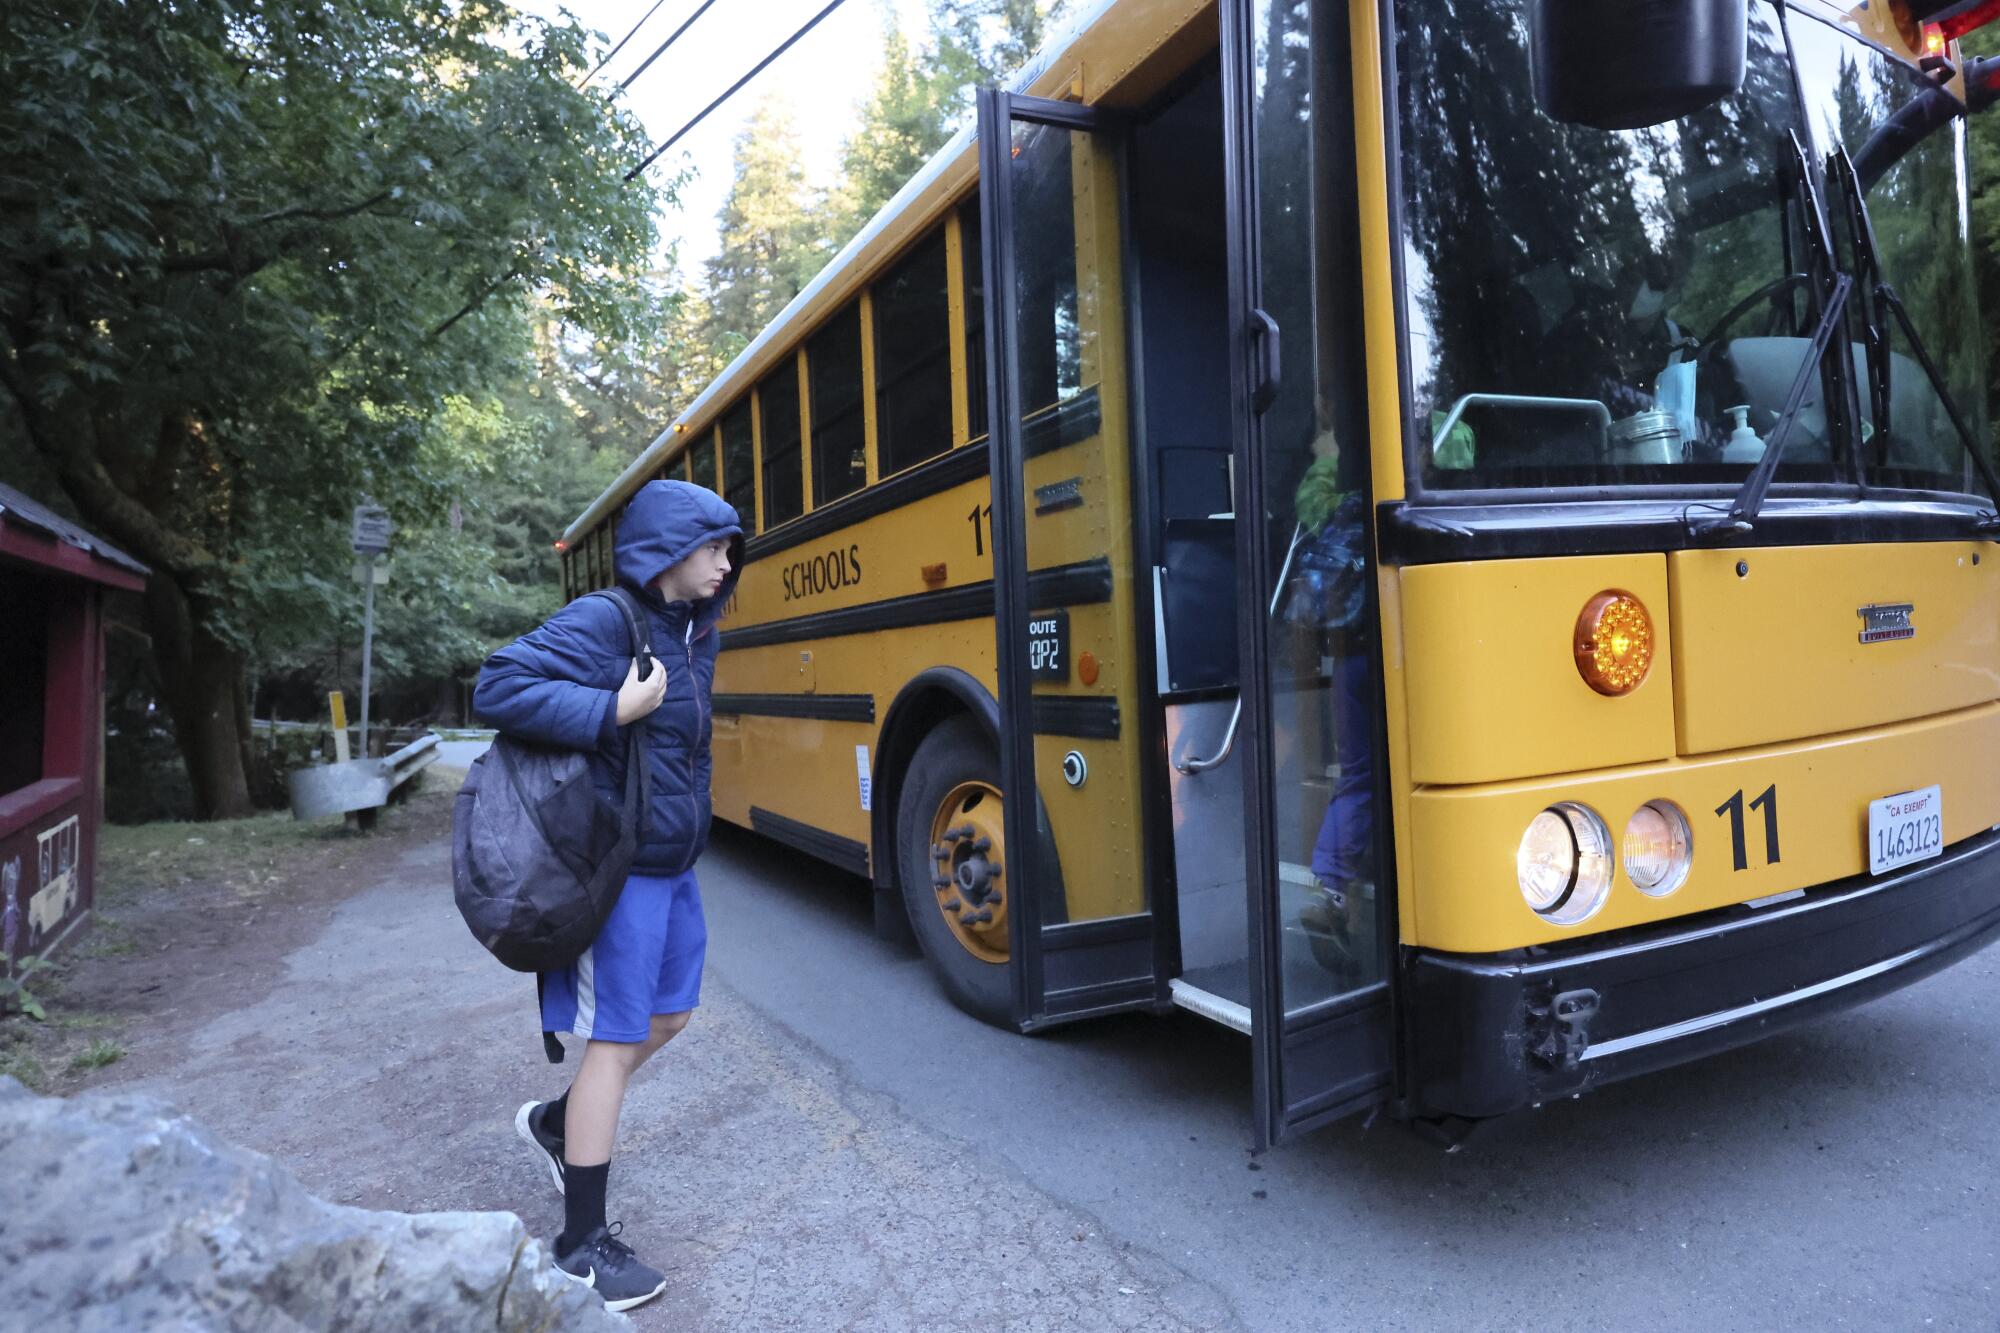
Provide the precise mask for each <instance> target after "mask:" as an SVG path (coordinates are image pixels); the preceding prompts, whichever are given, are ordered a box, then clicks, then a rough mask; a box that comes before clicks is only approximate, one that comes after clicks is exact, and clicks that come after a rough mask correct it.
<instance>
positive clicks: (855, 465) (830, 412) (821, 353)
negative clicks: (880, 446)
mask: <svg viewBox="0 0 2000 1333" xmlns="http://www.w3.org/2000/svg"><path fill="white" fill-rule="evenodd" d="M806 370H807V373H808V374H809V375H810V376H811V378H812V455H813V490H812V496H813V507H814V508H815V509H817V508H819V507H820V506H821V505H823V504H826V503H827V502H828V501H831V500H838V499H839V498H840V497H841V496H843V495H848V494H851V493H853V492H855V491H858V490H860V489H861V488H862V487H863V486H864V485H866V484H867V482H868V461H867V456H866V453H865V450H866V446H867V433H866V427H865V424H864V422H863V419H862V412H861V387H862V386H861V303H860V302H858V301H850V302H849V303H848V304H847V305H846V306H844V307H842V308H841V310H840V312H839V313H838V314H836V315H835V316H834V317H833V318H832V319H830V320H828V321H827V323H826V327H825V328H823V329H821V330H820V331H819V332H818V333H815V334H814V335H813V336H812V338H811V340H809V341H808V342H807V343H806Z"/></svg>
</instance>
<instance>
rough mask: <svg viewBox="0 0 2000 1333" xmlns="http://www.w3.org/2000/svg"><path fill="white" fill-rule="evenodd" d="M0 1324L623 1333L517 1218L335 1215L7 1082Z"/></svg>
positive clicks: (231, 1149)
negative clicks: (1, 1318) (613, 1332)
mask: <svg viewBox="0 0 2000 1333" xmlns="http://www.w3.org/2000/svg"><path fill="white" fill-rule="evenodd" d="M0 1310H5V1311H7V1319H8V1320H9V1321H14V1320H18V1321H19V1323H18V1324H12V1325H11V1326H14V1327H20V1328H63V1329H79V1330H100V1329H101V1330H105V1333H112V1331H113V1330H115V1331H116V1333H129V1331H130V1330H135V1329H162V1328H175V1329H179V1328H187V1329H197V1328H198V1329H231V1330H234V1329H242V1330H257V1333H282V1331H287V1330H296V1329H341V1330H350V1329H351V1330H382V1331H383V1333H391V1331H392V1330H393V1333H412V1331H414V1330H430V1329H437V1330H447V1329H451V1330H455V1329H471V1328H478V1329H499V1330H501V1333H510V1331H511V1330H523V1331H525V1330H530V1329H534V1330H545V1329H575V1330H583V1331H584V1333H590V1331H592V1330H610V1329H623V1328H628V1327H630V1325H629V1324H628V1322H627V1321H626V1320H625V1318H624V1317H623V1316H622V1315H615V1314H612V1313H610V1312H609V1311H607V1310H606V1309H605V1308H604V1306H603V1304H602V1303H601V1302H600V1301H599V1300H598V1298H597V1297H596V1296H595V1295H593V1294H592V1293H591V1292H589V1291H587V1290H585V1289H584V1288H582V1287H579V1286H577V1285H575V1284H574V1283H571V1282H569V1281H568V1280H567V1279H565V1278H563V1277H562V1275H561V1274H559V1273H557V1272H556V1271H555V1270H554V1269H553V1268H551V1267H550V1266H549V1263H548V1259H547V1256H546V1254H545V1252H544V1251H543V1249H542V1246H541V1245H540V1243H539V1242H537V1241H535V1240H534V1239H533V1238H531V1237H530V1236H529V1235H528V1234H527V1230H526V1228H524V1227H523V1226H522V1225H521V1220H520V1219H519V1218H517V1217H515V1216H514V1215H513V1214H511V1213H424V1214H410V1213H393V1212H373V1211H370V1210H368V1209H365V1208H349V1207H345V1206H343V1205H340V1204H333V1203H328V1202H326V1201H325V1200H323V1199H319V1198H316V1197H314V1196H313V1195H311V1194H309V1193H307V1192H306V1190H305V1188H304V1187H303V1186H301V1185H300V1184H299V1183H298V1181H296V1180H294V1179H293V1178H292V1176H291V1174H290V1173H289V1172H287V1171H286V1170H285V1169H284V1168H282V1167H280V1166H279V1165H278V1164H277V1163H275V1162H273V1161H272V1160H271V1159H270V1158H268V1157H265V1156H263V1155H262V1154H260V1153H254V1152H250V1151H248V1150H247V1149H243V1148H238V1147H235V1146H234V1145H232V1144H228V1143H225V1142H223V1141H221V1140H220V1139H218V1138H216V1137H215V1136H214V1135H212V1134H210V1133H209V1132H208V1131H207V1130H205V1129H203V1128H202V1127H201V1126H200V1125H198V1124H196V1123H195V1122H193V1121H192V1120H188V1119H186V1118H185V1117H182V1116H179V1115H176V1114H175V1113H174V1112H173V1111H172V1110H170V1109H169V1108H168V1107H166V1106H165V1105H164V1104H162V1103H160V1102H158V1101H155V1100H153V1099H151V1098H145V1097H132V1096H119V1095H116V1094H111V1093H87V1094H84V1095H83V1096H80V1097H77V1098H75V1099H73V1100H70V1101H63V1100H61V1099H58V1098H54V1097H37V1096H35V1095H34V1094H32V1093H30V1092H28V1091H27V1090H26V1089H25V1088H23V1087H22V1086H21V1085H20V1084H19V1083H16V1082H15V1081H14V1080H13V1079H10V1078H0Z"/></svg>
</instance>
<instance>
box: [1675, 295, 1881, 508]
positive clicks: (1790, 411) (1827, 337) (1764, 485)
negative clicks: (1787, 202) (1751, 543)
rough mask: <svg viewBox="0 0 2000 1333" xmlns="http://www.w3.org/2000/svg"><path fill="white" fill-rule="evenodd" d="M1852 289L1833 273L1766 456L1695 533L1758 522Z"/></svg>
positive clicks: (1766, 443) (1766, 440) (1766, 446)
mask: <svg viewBox="0 0 2000 1333" xmlns="http://www.w3.org/2000/svg"><path fill="white" fill-rule="evenodd" d="M1853 290H1854V279H1852V278H1850V277H1848V276H1847V275H1846V274H1845V273H1837V274H1835V275H1834V279H1833V294H1832V295H1831V296H1829V297H1828V298H1827V302H1826V309H1825V310H1824V311H1823V312H1822V313H1821V314H1820V317H1819V326H1818V327H1817V328H1815V329H1814V330H1813V336H1812V343H1811V344H1810V345H1809V346H1808V347H1807V348H1806V354H1805V356H1804V357H1803V358H1801V359H1800V361H1799V373H1798V374H1797V375H1795V376H1793V377H1792V387H1791V390H1790V392H1788V393H1786V395H1785V406H1784V410H1783V411H1781V412H1780V413H1778V423H1777V424H1776V425H1775V426H1773V427H1772V428H1771V433H1770V434H1769V435H1767V436H1765V437H1764V456H1763V457H1762V458H1760V459H1758V460H1757V466H1755V467H1753V468H1751V469H1750V475H1749V477H1748V478H1746V479H1745V480H1744V482H1743V488H1742V489H1741V490H1739V491H1737V492H1736V498H1735V499H1734V500H1732V501H1731V502H1730V504H1729V512H1728V513H1726V514H1723V515H1722V516H1721V517H1720V518H1709V519H1703V520H1702V521H1701V522H1699V523H1695V524H1691V525H1690V527H1689V531H1690V532H1692V533H1693V534H1694V535H1695V536H1697V537H1707V536H1712V535H1714V534H1716V533H1719V532H1748V531H1750V530H1751V529H1752V528H1754V527H1755V526H1756V525H1757V522H1756V520H1757V512H1758V511H1759V510H1760V509H1762V508H1763V507H1764V493H1765V492H1766V491H1768V490H1770V489H1771V478H1772V477H1773V476H1774V475H1776V473H1777V471H1778V462H1779V460H1780V459H1781V458H1783V457H1784V453H1785V442H1786V441H1787V440H1788V439H1790V438H1791V434H1792V427H1793V425H1794V424H1796V423H1797V421H1798V419H1799V411H1800V409H1801V408H1803V407H1804V406H1805V401H1806V394H1807V393H1808V392H1810V391H1811V389H1812V382H1813V377H1814V376H1816V375H1818V374H1819V367H1820V362H1821V361H1822V360H1824V359H1825V357H1826V349H1827V347H1828V345H1829V344H1830V343H1831V342H1832V340H1833V335H1834V331H1835V330H1836V329H1838V328H1839V327H1840V313H1841V311H1843V310H1845V309H1846V308H1847V294H1848V293H1849V292H1851V291H1853Z"/></svg>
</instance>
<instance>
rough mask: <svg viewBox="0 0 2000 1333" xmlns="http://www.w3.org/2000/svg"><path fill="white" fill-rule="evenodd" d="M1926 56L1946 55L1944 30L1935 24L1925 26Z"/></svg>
mask: <svg viewBox="0 0 2000 1333" xmlns="http://www.w3.org/2000/svg"><path fill="white" fill-rule="evenodd" d="M1924 54H1925V55H1927V56H1941V55H1943V54H1944V29H1943V28H1941V27H1939V26H1938V25H1937V24H1935V23H1926V24H1925V25H1924Z"/></svg>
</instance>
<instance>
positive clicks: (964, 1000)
mask: <svg viewBox="0 0 2000 1333" xmlns="http://www.w3.org/2000/svg"><path fill="white" fill-rule="evenodd" d="M968 782H983V783H986V784H988V785H990V786H991V787H993V788H994V789H995V790H996V791H997V790H998V789H999V787H1000V757H999V755H998V754H996V753H995V752H994V749H993V742H992V741H991V740H990V739H989V738H988V737H987V735H986V730H985V728H983V727H981V726H980V725H979V723H978V722H977V721H976V720H974V719H973V718H971V717H966V716H960V717H955V718H952V719H951V720H950V721H948V722H944V723H942V724H940V725H939V726H938V727H937V728H936V729H935V730H933V731H932V732H931V733H930V735H928V736H926V737H924V739H923V742H922V743H921V744H919V745H918V746H917V750H916V753H915V754H914V755H912V756H911V757H910V767H909V770H908V771H907V772H906V773H905V774H904V775H903V788H902V796H901V799H900V800H898V801H897V802H896V883H897V885H898V887H899V888H900V889H901V890H902V894H903V908H904V910H905V911H906V912H907V913H908V914H909V917H910V929H911V930H912V931H913V932H914V933H915V935H916V937H917V944H918V945H919V947H921V948H922V949H923V951H924V957H925V959H926V960H928V961H929V963H930V966H931V971H932V973H933V974H934V975H935V976H936V977H937V980H938V985H939V986H941V987H943V988H944V993H945V994H946V995H948V996H950V997H951V1001H952V1003H953V1004H956V1005H957V1006H958V1007H959V1008H961V1009H963V1010H964V1011H965V1012H966V1013H968V1014H971V1015H972V1016H973V1017H974V1018H977V1019H979V1020H980V1021H982V1022H986V1023H991V1024H993V1025H994V1026H995V1027H1003V1028H1012V1027H1013V1026H1014V1022H1013V1012H1014V987H1013V975H1012V973H1013V969H1012V968H1011V967H1009V966H1008V964H1007V963H1005V962H988V961H986V960H984V959H981V958H978V957H975V956H974V955H973V954H972V953H971V952H970V951H969V950H968V949H967V948H966V946H965V945H964V944H962V943H961V942H960V941H959V938H958V936H957V935H956V934H954V933H953V931H952V928H951V926H950V925H948V924H947V923H946V921H945V919H944V913H943V912H942V911H941V910H940V909H939V906H938V897H937V891H936V889H935V888H934V887H933V883H934V880H935V879H936V876H937V869H936V866H935V864H934V862H933V861H932V858H931V828H932V821H933V818H934V817H935V816H936V814H937V811H938V808H939V806H940V804H941V803H942V802H943V801H944V800H945V798H946V797H947V796H949V795H950V794H951V792H952V790H953V789H954V788H956V787H959V786H961V785H963V784H965V783H968ZM1003 878H1004V870H1003Z"/></svg>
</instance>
